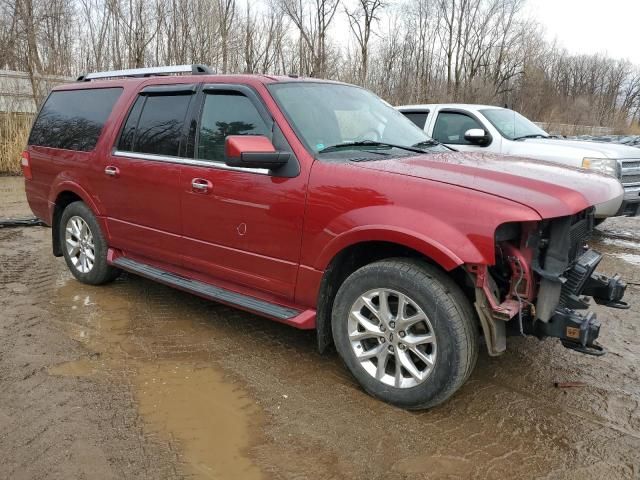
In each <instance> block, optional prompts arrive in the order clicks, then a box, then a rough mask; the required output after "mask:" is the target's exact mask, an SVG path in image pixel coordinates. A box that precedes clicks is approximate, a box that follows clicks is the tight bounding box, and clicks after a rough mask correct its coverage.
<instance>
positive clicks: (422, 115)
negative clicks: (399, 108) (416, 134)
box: [402, 112, 429, 130]
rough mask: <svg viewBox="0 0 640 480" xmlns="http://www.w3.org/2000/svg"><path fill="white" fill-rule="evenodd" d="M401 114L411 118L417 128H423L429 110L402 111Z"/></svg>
mask: <svg viewBox="0 0 640 480" xmlns="http://www.w3.org/2000/svg"><path fill="white" fill-rule="evenodd" d="M402 114H403V115H404V116H405V117H407V118H408V119H409V120H411V121H412V122H413V123H414V124H415V125H416V126H417V127H418V128H420V129H422V130H424V126H425V125H426V123H427V116H429V112H402Z"/></svg>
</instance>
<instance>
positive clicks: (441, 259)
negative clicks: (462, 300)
mask: <svg viewBox="0 0 640 480" xmlns="http://www.w3.org/2000/svg"><path fill="white" fill-rule="evenodd" d="M374 216H376V215H374ZM378 218H379V217H378ZM431 220H432V221H431V225H433V226H436V229H437V230H439V231H440V232H442V233H443V236H446V238H447V239H448V241H449V242H450V243H451V244H454V245H456V247H457V248H456V250H457V251H460V250H463V251H464V252H465V258H466V261H467V262H469V261H473V262H474V263H484V262H485V261H487V256H486V254H487V253H489V252H484V253H483V252H480V251H479V250H478V249H477V248H476V247H475V246H474V245H473V244H472V243H471V242H470V241H469V239H468V238H465V237H464V235H462V234H461V233H460V232H456V231H455V230H453V229H452V228H451V227H450V226H448V225H445V224H442V222H438V221H437V220H435V219H431ZM338 221H339V222H340V221H341V219H338ZM363 242H389V243H394V244H398V245H402V246H405V247H407V248H410V249H412V250H415V251H417V252H420V253H421V254H423V255H424V256H425V257H427V258H430V259H431V260H433V261H434V262H436V263H437V264H438V265H440V266H441V267H442V268H444V269H445V270H453V269H454V268H456V267H458V266H460V265H462V264H463V263H465V260H463V259H462V258H461V257H460V256H459V255H458V254H456V253H454V252H453V251H452V250H451V249H450V248H449V247H447V245H446V244H445V243H444V242H443V241H441V240H439V239H436V238H433V237H431V236H428V235H425V234H423V233H420V232H417V231H416V230H415V229H411V228H410V227H408V226H403V225H380V224H365V225H362V226H358V227H355V228H352V229H350V230H348V231H346V232H343V233H342V234H340V235H338V236H336V237H334V238H333V239H332V240H331V241H329V242H328V243H327V244H326V246H325V247H324V248H323V249H322V251H321V252H320V254H319V255H318V257H317V259H316V262H315V265H314V268H316V269H318V270H325V269H326V267H327V265H328V264H329V262H331V260H332V259H333V258H334V257H335V256H336V255H337V254H338V253H339V252H340V251H342V250H344V249H345V248H348V247H350V246H352V245H355V244H358V243H363Z"/></svg>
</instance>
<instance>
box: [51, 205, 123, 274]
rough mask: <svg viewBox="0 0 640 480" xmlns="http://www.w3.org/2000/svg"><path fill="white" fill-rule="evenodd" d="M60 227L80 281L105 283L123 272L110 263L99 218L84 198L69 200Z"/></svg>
mask: <svg viewBox="0 0 640 480" xmlns="http://www.w3.org/2000/svg"><path fill="white" fill-rule="evenodd" d="M58 230H59V232H60V245H62V253H63V255H64V259H65V261H66V262H67V267H68V268H69V270H70V271H71V273H72V274H73V276H74V277H76V279H77V280H78V281H80V282H82V283H87V284H89V285H102V284H104V283H108V282H111V281H113V280H115V279H116V277H117V276H118V275H119V274H120V270H118V269H117V268H115V267H112V266H110V265H109V264H108V263H107V251H108V247H107V242H106V240H105V238H104V235H103V233H102V230H101V229H100V225H99V224H98V220H97V219H96V217H95V215H94V214H93V212H92V211H91V209H90V208H89V207H88V206H87V205H86V204H85V203H84V202H80V201H78V202H73V203H70V204H69V205H68V206H67V207H66V208H65V209H64V211H63V212H62V215H61V216H60V228H59V229H58Z"/></svg>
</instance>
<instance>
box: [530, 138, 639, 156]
mask: <svg viewBox="0 0 640 480" xmlns="http://www.w3.org/2000/svg"><path fill="white" fill-rule="evenodd" d="M520 141H521V142H523V143H525V144H527V145H531V144H533V145H546V146H550V147H554V149H558V148H564V149H567V154H569V155H571V154H573V155H574V156H580V157H581V158H583V157H595V158H615V159H629V158H633V159H638V158H640V148H637V147H630V146H628V145H620V144H617V143H604V142H589V141H586V140H565V139H562V138H526V139H523V140H520Z"/></svg>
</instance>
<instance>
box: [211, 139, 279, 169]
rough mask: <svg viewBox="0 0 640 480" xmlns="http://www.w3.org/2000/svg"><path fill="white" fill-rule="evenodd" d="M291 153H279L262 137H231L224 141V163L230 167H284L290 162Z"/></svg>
mask: <svg viewBox="0 0 640 480" xmlns="http://www.w3.org/2000/svg"><path fill="white" fill-rule="evenodd" d="M289 156H290V154H289V152H278V151H276V149H275V147H274V146H273V144H272V143H271V141H270V140H269V139H268V138H267V137H264V136H262V135H229V136H228V137H227V138H226V139H225V141H224V163H226V164H227V165H229V166H230V167H243V168H267V169H269V170H272V169H276V168H278V167H282V166H283V165H284V164H286V163H287V161H288V160H289Z"/></svg>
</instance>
